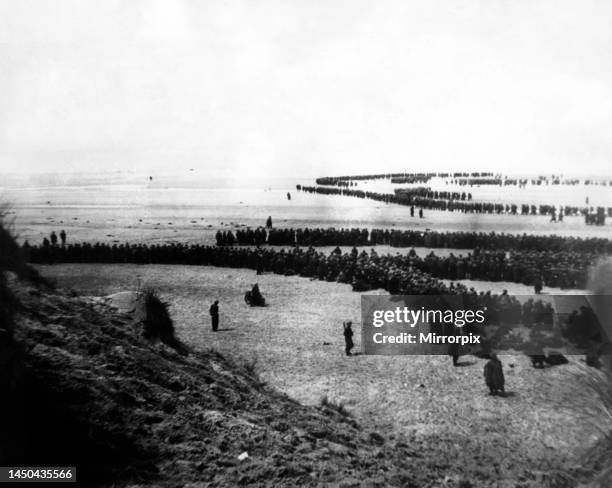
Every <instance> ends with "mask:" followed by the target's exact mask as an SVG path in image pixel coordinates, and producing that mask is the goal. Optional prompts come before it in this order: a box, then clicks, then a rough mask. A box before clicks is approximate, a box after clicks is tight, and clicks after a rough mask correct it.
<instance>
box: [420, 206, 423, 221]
mask: <svg viewBox="0 0 612 488" xmlns="http://www.w3.org/2000/svg"><path fill="white" fill-rule="evenodd" d="M419 218H420V219H422V218H423V209H422V208H419Z"/></svg>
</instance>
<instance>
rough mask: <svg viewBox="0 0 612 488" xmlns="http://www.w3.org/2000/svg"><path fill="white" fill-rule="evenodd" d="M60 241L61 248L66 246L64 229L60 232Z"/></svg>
mask: <svg viewBox="0 0 612 488" xmlns="http://www.w3.org/2000/svg"><path fill="white" fill-rule="evenodd" d="M60 239H61V241H62V246H65V245H66V231H65V230H64V229H62V231H61V232H60Z"/></svg>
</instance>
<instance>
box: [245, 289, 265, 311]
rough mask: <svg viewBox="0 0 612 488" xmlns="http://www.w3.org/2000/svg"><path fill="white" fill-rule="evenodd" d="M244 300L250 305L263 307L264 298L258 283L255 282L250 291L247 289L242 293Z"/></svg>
mask: <svg viewBox="0 0 612 488" xmlns="http://www.w3.org/2000/svg"><path fill="white" fill-rule="evenodd" d="M244 301H245V303H247V304H248V305H250V306H251V307H265V306H266V299H265V298H264V297H263V296H262V294H261V292H260V291H259V285H258V284H257V283H255V284H254V285H253V288H251V291H247V292H246V293H245V294H244Z"/></svg>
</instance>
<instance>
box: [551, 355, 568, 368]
mask: <svg viewBox="0 0 612 488" xmlns="http://www.w3.org/2000/svg"><path fill="white" fill-rule="evenodd" d="M546 362H547V363H548V364H550V365H551V366H559V365H560V364H567V363H568V362H569V361H568V360H567V358H566V357H565V356H564V355H563V354H561V353H560V352H552V353H550V354H549V355H548V356H547V357H546Z"/></svg>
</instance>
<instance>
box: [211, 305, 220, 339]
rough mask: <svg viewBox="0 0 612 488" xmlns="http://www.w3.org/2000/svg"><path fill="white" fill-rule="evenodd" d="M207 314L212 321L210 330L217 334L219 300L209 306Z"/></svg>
mask: <svg viewBox="0 0 612 488" xmlns="http://www.w3.org/2000/svg"><path fill="white" fill-rule="evenodd" d="M209 312H210V318H211V319H212V330H213V332H217V330H218V329H219V300H215V303H213V304H212V305H211V306H210V310H209Z"/></svg>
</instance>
